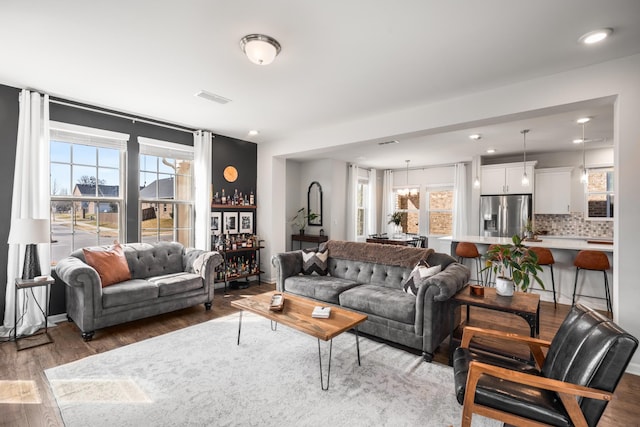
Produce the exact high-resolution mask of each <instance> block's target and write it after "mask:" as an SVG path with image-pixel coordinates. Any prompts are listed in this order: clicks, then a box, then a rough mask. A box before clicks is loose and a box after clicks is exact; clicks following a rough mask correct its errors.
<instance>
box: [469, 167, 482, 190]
mask: <svg viewBox="0 0 640 427" xmlns="http://www.w3.org/2000/svg"><path fill="white" fill-rule="evenodd" d="M479 162H480V160H478V161H477V162H474V161H473V160H471V164H472V165H473V164H475V167H476V177H475V178H474V179H473V188H480V178H478V167H479V165H478V163H479Z"/></svg>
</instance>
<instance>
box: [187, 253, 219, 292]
mask: <svg viewBox="0 0 640 427" xmlns="http://www.w3.org/2000/svg"><path fill="white" fill-rule="evenodd" d="M223 261H224V258H223V257H222V255H220V253H219V252H214V251H204V250H202V249H195V248H188V249H185V252H184V255H183V265H184V271H186V272H189V273H195V274H199V275H200V277H202V280H203V282H204V283H203V284H204V288H205V290H207V292H208V293H209V301H213V291H214V283H215V278H216V276H215V271H216V267H217V266H219V265H220V264H222V262H223Z"/></svg>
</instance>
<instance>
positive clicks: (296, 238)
mask: <svg viewBox="0 0 640 427" xmlns="http://www.w3.org/2000/svg"><path fill="white" fill-rule="evenodd" d="M327 240H329V236H318V235H314V234H292V235H291V250H293V242H298V245H299V246H298V248H299V249H302V242H309V243H315V244H318V245H319V244H320V243H322V242H326V241H327Z"/></svg>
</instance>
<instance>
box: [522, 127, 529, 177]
mask: <svg viewBox="0 0 640 427" xmlns="http://www.w3.org/2000/svg"><path fill="white" fill-rule="evenodd" d="M520 133H521V134H522V138H523V145H524V149H523V154H524V156H523V159H522V186H523V187H528V186H529V176H528V175H527V134H528V133H529V129H523V130H521V131H520Z"/></svg>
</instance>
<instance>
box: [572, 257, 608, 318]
mask: <svg viewBox="0 0 640 427" xmlns="http://www.w3.org/2000/svg"><path fill="white" fill-rule="evenodd" d="M573 265H575V266H576V278H575V281H574V282H573V299H572V301H571V305H574V304H575V301H576V287H577V286H578V273H579V272H580V270H581V269H582V270H592V271H602V273H603V274H604V291H605V295H606V299H607V310H608V311H609V312H610V313H611V316H613V307H612V304H611V291H610V290H609V279H608V277H607V270H608V269H609V258H607V255H606V254H605V253H604V252H602V251H589V250H584V251H580V252H578V255H577V256H576V259H575V260H574V261H573Z"/></svg>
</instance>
